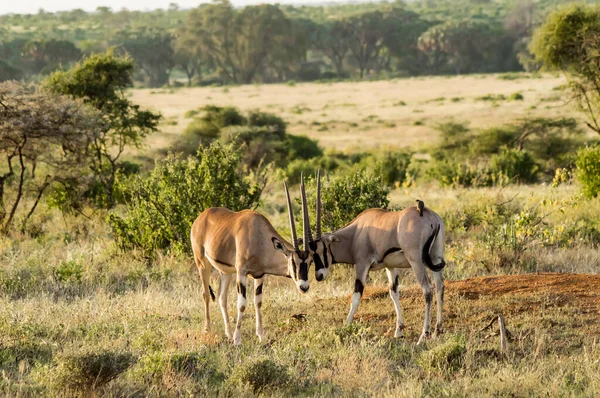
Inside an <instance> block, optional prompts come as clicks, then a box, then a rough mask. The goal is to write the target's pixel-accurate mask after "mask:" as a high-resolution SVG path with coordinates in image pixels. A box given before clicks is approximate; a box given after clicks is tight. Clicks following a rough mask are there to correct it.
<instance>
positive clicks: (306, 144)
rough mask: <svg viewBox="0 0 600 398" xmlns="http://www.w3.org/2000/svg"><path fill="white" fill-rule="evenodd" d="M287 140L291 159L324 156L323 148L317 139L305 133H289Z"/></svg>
mask: <svg viewBox="0 0 600 398" xmlns="http://www.w3.org/2000/svg"><path fill="white" fill-rule="evenodd" d="M286 140H287V142H286V146H287V147H288V158H289V160H295V159H304V160H307V159H312V158H316V157H320V156H323V149H321V147H320V146H319V144H318V143H317V141H314V140H311V139H310V138H308V137H307V136H305V135H290V134H288V135H287V136H286Z"/></svg>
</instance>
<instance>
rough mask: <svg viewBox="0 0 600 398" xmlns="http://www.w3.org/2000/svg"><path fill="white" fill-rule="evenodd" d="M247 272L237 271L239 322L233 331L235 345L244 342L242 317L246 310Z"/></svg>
mask: <svg viewBox="0 0 600 398" xmlns="http://www.w3.org/2000/svg"><path fill="white" fill-rule="evenodd" d="M246 281H247V276H246V272H245V271H244V272H242V271H238V273H237V278H236V282H237V292H238V296H237V298H238V300H237V309H238V312H237V322H236V324H235V332H234V333H233V345H240V344H242V318H243V317H244V311H246Z"/></svg>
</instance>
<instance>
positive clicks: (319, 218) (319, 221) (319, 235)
mask: <svg viewBox="0 0 600 398" xmlns="http://www.w3.org/2000/svg"><path fill="white" fill-rule="evenodd" d="M316 229H317V231H316V237H315V239H316V240H319V239H321V170H317V228H316Z"/></svg>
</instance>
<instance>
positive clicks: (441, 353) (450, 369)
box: [419, 336, 467, 375]
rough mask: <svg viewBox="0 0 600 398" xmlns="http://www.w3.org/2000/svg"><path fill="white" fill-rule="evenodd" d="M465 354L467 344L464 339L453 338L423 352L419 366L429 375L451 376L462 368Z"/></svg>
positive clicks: (459, 337) (460, 337)
mask: <svg viewBox="0 0 600 398" xmlns="http://www.w3.org/2000/svg"><path fill="white" fill-rule="evenodd" d="M466 353H467V344H466V341H465V339H464V337H462V336H453V337H452V338H450V339H449V340H447V341H446V342H444V343H442V344H440V345H438V346H437V347H433V348H432V349H430V350H429V351H424V352H423V354H422V355H421V356H420V358H419V365H421V366H422V367H423V369H425V371H426V372H427V373H428V374H429V375H431V374H432V373H441V374H452V373H454V372H456V371H458V370H459V369H460V368H461V367H462V365H463V362H464V358H465V354H466Z"/></svg>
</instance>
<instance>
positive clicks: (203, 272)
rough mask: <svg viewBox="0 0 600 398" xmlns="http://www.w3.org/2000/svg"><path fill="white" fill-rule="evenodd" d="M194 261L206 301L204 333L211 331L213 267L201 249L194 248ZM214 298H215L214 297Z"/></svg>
mask: <svg viewBox="0 0 600 398" xmlns="http://www.w3.org/2000/svg"><path fill="white" fill-rule="evenodd" d="M194 261H195V262H196V267H198V272H199V274H200V282H201V283H202V297H203V299H204V331H205V332H208V331H210V299H211V296H213V293H212V291H211V289H210V272H211V270H212V265H211V263H210V261H208V259H207V258H206V257H204V256H203V255H202V253H201V250H200V249H199V248H194ZM213 297H214V296H213Z"/></svg>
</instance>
